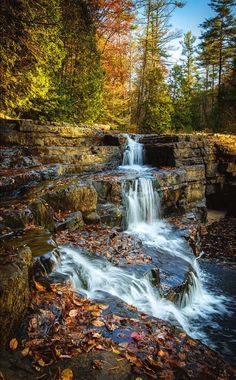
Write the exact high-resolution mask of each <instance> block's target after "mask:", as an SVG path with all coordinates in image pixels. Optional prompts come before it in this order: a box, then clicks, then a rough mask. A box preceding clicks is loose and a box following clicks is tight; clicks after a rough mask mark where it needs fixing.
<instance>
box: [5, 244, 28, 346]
mask: <svg viewBox="0 0 236 380" xmlns="http://www.w3.org/2000/svg"><path fill="white" fill-rule="evenodd" d="M31 260H32V255H31V251H30V249H29V248H27V247H25V248H23V249H21V250H20V251H19V252H16V253H15V255H14V256H13V260H12V262H9V263H5V264H4V265H1V266H0V325H1V329H0V348H4V346H5V345H6V343H7V342H8V340H9V338H10V337H11V336H13V334H14V332H15V330H16V328H17V327H18V326H19V324H20V322H21V320H22V317H23V315H24V313H25V311H26V309H27V307H28V304H29V268H30V266H31Z"/></svg>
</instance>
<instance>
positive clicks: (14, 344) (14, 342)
mask: <svg viewBox="0 0 236 380" xmlns="http://www.w3.org/2000/svg"><path fill="white" fill-rule="evenodd" d="M9 346H10V348H11V349H12V350H16V349H17V347H18V341H17V339H16V338H13V339H11V340H10V343H9Z"/></svg>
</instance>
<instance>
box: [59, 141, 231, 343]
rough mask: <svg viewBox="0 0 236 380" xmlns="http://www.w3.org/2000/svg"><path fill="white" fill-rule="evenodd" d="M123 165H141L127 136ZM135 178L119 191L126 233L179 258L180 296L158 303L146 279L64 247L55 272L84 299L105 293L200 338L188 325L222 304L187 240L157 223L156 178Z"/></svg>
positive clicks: (220, 309) (140, 153) (137, 147)
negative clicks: (182, 268)
mask: <svg viewBox="0 0 236 380" xmlns="http://www.w3.org/2000/svg"><path fill="white" fill-rule="evenodd" d="M123 164H124V165H127V166H133V165H142V164H143V147H142V145H141V144H139V143H138V142H137V141H134V140H132V139H131V138H130V137H127V144H126V148H125V152H124V161H123ZM140 173H142V176H140V177H139V178H135V179H128V180H126V181H125V183H124V186H123V193H124V201H125V203H126V215H127V220H126V222H127V228H128V231H129V233H132V234H134V235H138V237H139V238H140V239H141V240H142V241H143V243H144V244H145V245H146V246H147V247H148V246H149V247H152V248H154V249H155V250H156V251H157V252H159V253H161V255H166V256H169V257H170V258H171V257H172V258H173V259H174V258H175V259H176V258H178V260H182V261H183V262H184V263H185V265H187V266H188V267H190V268H192V270H191V271H190V273H189V279H188V286H186V289H185V291H183V292H182V294H181V296H180V297H178V299H176V301H175V302H171V301H169V300H168V299H165V298H163V296H161V294H160V293H159V291H158V290H157V289H154V288H153V287H152V285H151V283H150V282H149V280H148V279H147V278H145V277H143V276H140V275H137V274H132V273H130V272H129V271H127V270H126V269H123V268H116V267H114V266H112V265H111V264H110V263H108V262H105V261H103V260H101V259H97V258H94V257H92V256H88V255H84V254H82V253H81V252H80V251H79V250H76V249H72V248H63V253H62V256H61V263H60V265H59V266H58V269H57V272H59V273H62V274H66V275H68V276H69V277H70V279H71V282H72V284H73V285H74V287H75V289H77V290H78V291H79V292H80V293H82V294H84V295H85V296H86V297H89V298H93V299H94V298H96V299H98V298H101V299H103V298H106V295H104V292H105V294H107V293H109V294H110V295H112V296H115V297H118V298H120V299H122V300H123V301H125V302H127V303H128V304H132V305H134V306H136V307H137V308H138V309H139V310H140V311H144V312H145V313H147V314H150V315H153V316H155V317H158V318H162V319H167V320H170V321H178V323H179V324H180V325H181V326H182V327H183V328H184V329H185V330H186V331H187V332H188V333H190V334H192V335H193V336H195V337H201V334H200V335H199V333H198V332H196V331H194V330H193V329H192V325H193V321H194V320H195V319H197V318H205V319H207V318H209V316H210V315H211V314H213V313H222V312H223V311H224V307H223V306H222V299H221V298H220V297H218V298H217V297H215V296H212V295H211V294H209V293H208V292H207V291H206V290H205V289H204V286H203V283H202V279H201V273H200V269H199V267H198V264H197V260H196V259H195V258H194V256H193V254H192V252H191V250H190V249H189V247H188V245H187V243H186V241H185V240H184V239H183V238H181V237H179V236H177V235H176V233H173V229H172V227H171V226H170V225H169V224H168V223H166V222H164V221H162V220H160V219H159V215H160V200H159V196H158V193H157V191H156V190H155V188H154V187H155V186H154V183H155V178H153V177H152V176H151V172H150V173H148V175H147V174H146V173H145V172H142V170H140ZM197 329H198V326H197Z"/></svg>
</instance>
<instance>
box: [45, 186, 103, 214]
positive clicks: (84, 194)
mask: <svg viewBox="0 0 236 380" xmlns="http://www.w3.org/2000/svg"><path fill="white" fill-rule="evenodd" d="M43 199H45V200H46V202H47V203H49V204H50V206H51V207H52V208H53V209H54V210H55V211H59V210H63V211H68V210H70V211H81V212H82V213H88V212H92V211H95V210H96V207H97V192H96V190H95V189H94V187H93V186H91V185H86V184H80V183H79V184H76V185H71V186H68V187H66V188H65V189H60V190H58V191H54V192H49V193H46V194H44V195H43Z"/></svg>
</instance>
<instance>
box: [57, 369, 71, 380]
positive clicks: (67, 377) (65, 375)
mask: <svg viewBox="0 0 236 380" xmlns="http://www.w3.org/2000/svg"><path fill="white" fill-rule="evenodd" d="M72 379H73V372H72V370H71V369H70V368H65V369H63V371H62V373H61V375H60V378H59V380H72Z"/></svg>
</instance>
